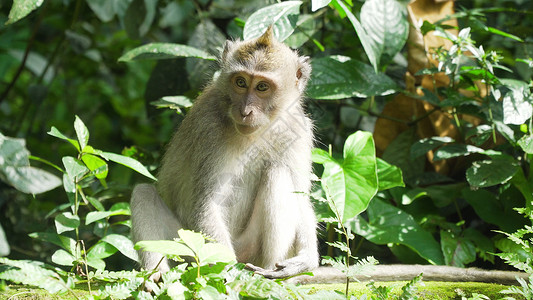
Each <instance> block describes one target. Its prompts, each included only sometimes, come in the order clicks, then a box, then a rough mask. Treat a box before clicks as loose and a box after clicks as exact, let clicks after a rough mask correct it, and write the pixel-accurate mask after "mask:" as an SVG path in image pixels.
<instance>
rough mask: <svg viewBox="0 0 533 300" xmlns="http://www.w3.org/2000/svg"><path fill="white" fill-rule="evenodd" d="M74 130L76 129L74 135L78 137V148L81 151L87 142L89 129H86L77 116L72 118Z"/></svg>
mask: <svg viewBox="0 0 533 300" xmlns="http://www.w3.org/2000/svg"><path fill="white" fill-rule="evenodd" d="M74 130H76V136H77V137H78V142H79V144H80V148H81V150H82V151H83V149H84V148H85V147H86V146H87V143H88V142H89V129H87V126H85V124H84V123H83V121H82V120H81V119H80V118H79V117H78V116H76V119H75V120H74Z"/></svg>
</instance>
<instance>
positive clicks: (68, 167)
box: [62, 156, 89, 181]
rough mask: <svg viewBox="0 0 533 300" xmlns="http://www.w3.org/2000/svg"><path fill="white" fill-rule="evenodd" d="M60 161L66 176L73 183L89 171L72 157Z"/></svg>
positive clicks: (65, 157)
mask: <svg viewBox="0 0 533 300" xmlns="http://www.w3.org/2000/svg"><path fill="white" fill-rule="evenodd" d="M62 161H63V166H64V167H65V171H66V175H67V176H68V177H69V178H70V179H71V180H73V181H79V180H80V179H81V178H82V177H83V175H85V174H86V173H88V172H89V169H87V167H86V166H85V165H84V164H83V163H82V162H81V161H80V160H78V159H76V158H74V157H72V156H64V157H63V159H62Z"/></svg>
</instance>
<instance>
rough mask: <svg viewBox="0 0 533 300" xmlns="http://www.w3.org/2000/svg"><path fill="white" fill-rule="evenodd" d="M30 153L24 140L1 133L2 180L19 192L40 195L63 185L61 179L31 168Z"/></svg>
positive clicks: (0, 159)
mask: <svg viewBox="0 0 533 300" xmlns="http://www.w3.org/2000/svg"><path fill="white" fill-rule="evenodd" d="M29 156H30V152H29V151H28V150H27V149H26V142H25V141H24V140H23V139H17V138H10V137H7V136H4V135H3V134H1V133H0V179H1V180H3V181H4V182H6V183H7V184H9V185H11V186H13V187H14V188H16V189H17V190H19V191H21V192H23V193H28V194H40V193H44V192H46V191H49V190H52V189H54V188H56V187H58V186H60V185H61V179H59V177H57V176H55V175H53V174H52V173H49V172H47V171H45V170H41V169H38V168H35V167H32V166H30V161H29Z"/></svg>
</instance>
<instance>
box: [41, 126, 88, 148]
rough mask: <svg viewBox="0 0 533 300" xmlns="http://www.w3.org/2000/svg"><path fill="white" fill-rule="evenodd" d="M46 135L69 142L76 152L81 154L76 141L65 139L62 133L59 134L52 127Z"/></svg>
mask: <svg viewBox="0 0 533 300" xmlns="http://www.w3.org/2000/svg"><path fill="white" fill-rule="evenodd" d="M48 134H49V135H51V136H55V137H57V138H60V139H62V140H65V141H68V142H70V143H71V144H72V145H73V146H74V147H76V150H78V152H81V148H80V143H78V141H76V140H74V139H71V138H68V137H66V136H65V135H64V134H63V133H61V132H60V131H59V130H58V129H57V128H55V127H54V126H52V128H51V129H50V131H49V132H48Z"/></svg>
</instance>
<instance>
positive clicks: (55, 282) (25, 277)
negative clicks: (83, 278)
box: [0, 257, 72, 294]
mask: <svg viewBox="0 0 533 300" xmlns="http://www.w3.org/2000/svg"><path fill="white" fill-rule="evenodd" d="M0 264H2V265H6V266H11V268H9V269H8V270H5V271H3V272H2V273H0V279H3V280H8V281H11V282H14V283H18V284H24V285H30V286H38V287H40V288H42V289H45V290H47V291H48V292H49V293H52V294H56V293H65V292H67V291H68V290H69V289H70V288H71V287H72V285H70V284H69V283H67V282H64V281H63V280H62V279H61V277H60V276H59V274H57V273H56V272H54V271H52V270H49V269H47V268H46V267H47V266H46V265H45V264H43V263H41V262H36V261H27V260H26V261H22V260H10V259H7V258H4V257H0Z"/></svg>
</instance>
